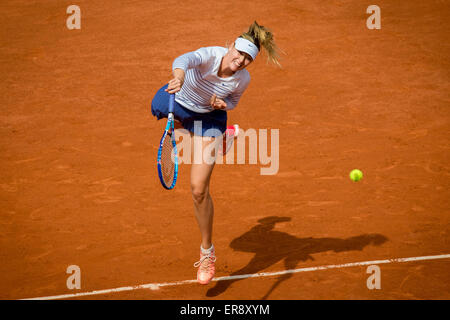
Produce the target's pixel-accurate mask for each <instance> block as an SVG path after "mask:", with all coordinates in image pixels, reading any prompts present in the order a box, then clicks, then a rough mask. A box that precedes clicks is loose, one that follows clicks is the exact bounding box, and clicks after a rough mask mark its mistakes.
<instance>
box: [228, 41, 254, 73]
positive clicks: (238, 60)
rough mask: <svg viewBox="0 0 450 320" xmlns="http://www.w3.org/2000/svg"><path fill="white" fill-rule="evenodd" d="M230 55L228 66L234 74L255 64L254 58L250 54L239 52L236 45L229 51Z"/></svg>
mask: <svg viewBox="0 0 450 320" xmlns="http://www.w3.org/2000/svg"><path fill="white" fill-rule="evenodd" d="M228 55H229V65H228V66H229V68H230V69H231V70H232V71H233V72H236V71H239V70H242V69H245V68H247V67H248V65H249V64H250V63H252V62H253V59H252V57H251V56H250V55H249V54H248V53H245V52H242V51H239V50H237V49H236V48H235V47H234V45H233V46H232V47H231V48H230V50H228Z"/></svg>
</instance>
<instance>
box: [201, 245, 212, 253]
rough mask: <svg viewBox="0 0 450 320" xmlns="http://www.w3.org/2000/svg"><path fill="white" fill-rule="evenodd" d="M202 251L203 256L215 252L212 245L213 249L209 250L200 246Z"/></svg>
mask: <svg viewBox="0 0 450 320" xmlns="http://www.w3.org/2000/svg"><path fill="white" fill-rule="evenodd" d="M200 250H202V253H203V254H208V253H211V252H212V251H213V250H214V245H213V244H211V248H209V249H203V247H202V246H201V245H200Z"/></svg>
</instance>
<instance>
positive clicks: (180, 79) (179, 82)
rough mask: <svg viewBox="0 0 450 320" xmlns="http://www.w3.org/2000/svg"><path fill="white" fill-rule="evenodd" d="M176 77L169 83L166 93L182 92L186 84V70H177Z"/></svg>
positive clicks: (175, 71)
mask: <svg viewBox="0 0 450 320" xmlns="http://www.w3.org/2000/svg"><path fill="white" fill-rule="evenodd" d="M173 73H174V77H173V79H172V80H170V81H169V83H168V86H167V89H166V91H167V92H168V93H176V92H178V91H180V90H181V87H182V86H183V83H184V70H182V69H175V70H174V72H173Z"/></svg>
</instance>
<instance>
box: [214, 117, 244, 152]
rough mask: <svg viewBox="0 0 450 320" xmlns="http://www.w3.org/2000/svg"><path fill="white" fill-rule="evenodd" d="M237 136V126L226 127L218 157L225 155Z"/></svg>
mask: <svg viewBox="0 0 450 320" xmlns="http://www.w3.org/2000/svg"><path fill="white" fill-rule="evenodd" d="M238 134H239V126H238V125H237V124H235V125H232V126H227V130H226V131H225V133H224V134H223V145H222V148H219V152H218V153H219V155H220V156H221V155H226V154H227V152H228V151H229V150H230V148H231V146H232V145H233V141H234V139H236V138H237V136H238Z"/></svg>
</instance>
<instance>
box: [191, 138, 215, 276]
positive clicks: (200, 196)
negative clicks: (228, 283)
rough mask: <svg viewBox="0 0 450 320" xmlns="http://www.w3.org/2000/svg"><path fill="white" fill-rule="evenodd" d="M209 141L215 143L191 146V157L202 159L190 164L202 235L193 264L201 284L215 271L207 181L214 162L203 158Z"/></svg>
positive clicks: (195, 207) (210, 207)
mask: <svg viewBox="0 0 450 320" xmlns="http://www.w3.org/2000/svg"><path fill="white" fill-rule="evenodd" d="M210 143H215V141H214V140H213V141H202V143H201V144H196V143H195V142H194V143H192V145H193V146H194V145H199V146H200V145H201V146H202V148H201V150H200V148H195V147H193V149H194V150H193V152H192V155H193V158H194V159H197V160H199V159H202V161H201V163H195V161H193V162H192V166H191V192H192V199H193V201H194V209H195V217H196V218H197V223H198V226H199V228H200V233H201V237H202V241H201V252H200V261H199V262H197V263H196V264H195V266H198V267H199V270H198V273H197V280H198V281H199V282H200V283H202V284H206V283H209V281H211V279H212V278H213V276H214V273H215V265H214V262H215V253H214V247H213V245H212V229H213V217H214V205H213V201H212V198H211V195H210V193H209V182H210V179H211V174H212V171H213V169H214V163H215V162H214V161H213V160H214V159H213V158H210V159H209V161H205V159H204V158H203V154H204V150H205V147H207V146H208V145H209V144H210ZM196 149H197V150H196ZM199 152H200V153H201V154H199ZM196 155H197V157H196ZM200 156H201V158H200ZM199 162H200V161H199Z"/></svg>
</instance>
